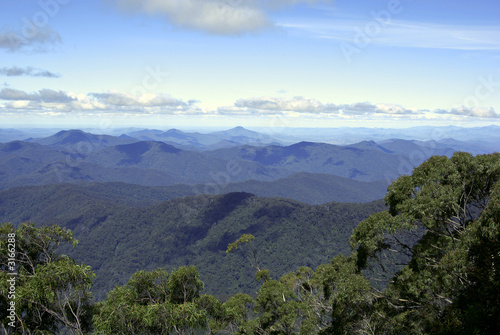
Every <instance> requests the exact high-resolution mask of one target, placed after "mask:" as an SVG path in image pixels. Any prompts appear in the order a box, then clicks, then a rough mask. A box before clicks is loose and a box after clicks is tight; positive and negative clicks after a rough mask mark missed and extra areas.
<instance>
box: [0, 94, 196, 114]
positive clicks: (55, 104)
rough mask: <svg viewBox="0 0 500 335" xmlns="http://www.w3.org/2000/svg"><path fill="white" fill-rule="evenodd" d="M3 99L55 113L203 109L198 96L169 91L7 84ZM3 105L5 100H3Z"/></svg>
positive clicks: (15, 106)
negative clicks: (33, 88)
mask: <svg viewBox="0 0 500 335" xmlns="http://www.w3.org/2000/svg"><path fill="white" fill-rule="evenodd" d="M0 100H5V101H7V102H6V103H5V104H4V106H3V107H4V108H7V109H10V110H15V111H17V112H22V111H23V110H24V111H27V112H33V111H40V112H43V111H47V110H50V111H51V112H53V113H67V112H88V113H101V112H102V113H117V114H124V113H129V114H173V115H181V114H182V115H197V114H202V113H203V111H202V110H201V109H200V108H198V107H197V106H196V103H197V102H198V101H197V100H190V101H188V102H185V101H182V100H179V99H175V98H172V97H171V96H169V95H167V94H144V95H141V96H133V95H129V94H126V93H119V92H107V93H89V94H73V93H67V92H62V91H55V90H50V89H42V90H39V91H38V92H34V93H27V92H25V91H21V90H17V89H12V88H3V89H1V90H0ZM0 107H2V104H1V103H0Z"/></svg>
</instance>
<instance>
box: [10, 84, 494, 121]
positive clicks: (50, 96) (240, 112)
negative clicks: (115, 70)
mask: <svg viewBox="0 0 500 335" xmlns="http://www.w3.org/2000/svg"><path fill="white" fill-rule="evenodd" d="M199 102H200V101H198V100H188V101H185V100H182V99H177V98H174V97H172V96H170V95H168V94H143V95H131V94H128V93H123V92H114V91H112V92H93V93H87V94H75V93H68V92H63V91H57V90H51V89H41V90H39V91H37V92H31V93H30V92H25V91H22V90H18V89H14V88H10V87H5V88H2V89H0V110H2V111H5V112H7V113H17V114H20V113H21V114H22V113H26V114H27V115H28V114H29V115H32V114H36V113H38V114H39V115H45V114H47V113H49V114H51V115H57V114H61V115H62V114H67V113H70V112H71V113H79V114H80V115H81V116H82V117H85V116H91V115H93V116H96V115H116V116H124V115H126V116H132V117H133V116H136V117H139V116H144V115H176V116H188V115H202V116H208V117H212V116H221V115H223V116H233V117H242V118H244V117H254V118H255V117H274V116H277V117H291V118H295V119H298V120H300V119H304V120H308V119H309V120H310V119H316V120H320V119H328V120H332V119H337V120H347V119H350V120H389V121H390V120H431V121H435V120H463V121H468V120H484V119H500V114H498V113H497V112H496V111H495V109H494V108H492V107H490V108H486V107H473V108H468V107H464V106H461V107H455V108H450V109H439V110H424V109H409V108H405V107H404V106H401V105H398V104H387V103H377V104H373V103H370V102H357V103H352V104H334V103H323V102H320V101H318V100H316V99H313V98H308V97H302V96H296V97H292V98H282V97H279V98H278V97H252V98H245V99H238V100H236V101H235V102H234V104H233V105H232V106H220V107H217V108H215V109H210V110H205V109H203V108H201V107H199V106H198V103H199Z"/></svg>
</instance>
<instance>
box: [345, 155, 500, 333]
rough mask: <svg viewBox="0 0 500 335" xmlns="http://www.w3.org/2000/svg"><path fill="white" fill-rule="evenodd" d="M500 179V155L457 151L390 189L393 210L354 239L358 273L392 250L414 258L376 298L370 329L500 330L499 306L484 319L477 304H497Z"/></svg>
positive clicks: (374, 217)
mask: <svg viewBox="0 0 500 335" xmlns="http://www.w3.org/2000/svg"><path fill="white" fill-rule="evenodd" d="M499 180H500V155H499V154H491V155H479V156H475V157H473V156H472V155H470V154H467V153H462V152H459V153H455V154H454V155H453V156H452V157H451V158H447V157H444V156H443V157H439V156H434V157H431V158H430V159H429V160H427V161H426V162H424V163H423V164H422V165H420V166H419V167H417V168H415V169H414V171H413V174H412V175H411V176H402V177H400V178H399V179H397V180H396V181H395V182H394V183H393V184H391V185H390V186H389V188H388V193H387V196H386V197H385V200H386V203H387V205H388V206H389V210H388V211H386V212H381V213H377V214H374V215H372V216H370V217H369V218H368V219H367V220H365V221H363V222H361V223H360V224H359V225H358V227H357V228H356V229H355V230H354V232H353V235H352V237H351V245H352V247H353V248H354V249H355V250H356V258H357V260H356V263H357V266H358V267H359V268H360V269H364V268H366V267H367V266H369V265H370V262H372V261H373V260H374V259H376V258H378V259H379V260H381V259H383V257H381V256H383V255H384V254H387V253H399V254H405V255H407V256H408V257H409V258H408V259H409V261H408V262H406V264H405V266H404V267H403V268H402V269H401V270H400V271H399V272H398V273H396V275H395V276H394V277H393V278H392V279H391V281H390V283H389V286H388V287H387V289H386V290H384V292H381V293H379V294H378V299H377V300H376V302H375V304H374V308H373V318H372V319H373V320H379V321H373V322H372V323H371V327H372V328H376V329H379V331H380V332H381V333H389V334H391V333H394V334H399V333H409V334H420V333H424V332H427V333H447V332H453V331H457V332H461V330H466V329H467V327H470V326H468V325H466V323H465V322H472V324H475V326H474V327H475V328H474V329H475V331H476V332H477V333H484V334H489V333H491V332H490V331H491V327H498V322H493V323H489V324H490V325H492V324H493V325H495V326H487V322H486V321H487V320H490V321H491V320H498V319H499V316H500V315H499V313H498V312H499V311H498V308H497V307H493V308H492V309H491V310H490V311H488V312H487V313H485V315H484V316H482V317H479V316H478V315H477V311H478V310H474V309H471V307H473V306H480V305H482V306H498V301H499V298H498V292H500V291H498V290H496V291H495V289H497V288H498V283H499V282H498V275H497V270H496V269H497V267H498V262H499V261H500V260H499V256H500V255H499V254H498V250H499V249H498V243H499V242H498V233H497V232H498V230H495V229H496V228H498V194H499V190H500V186H499V185H498V184H499ZM400 259H401V258H400ZM382 268H383V264H382ZM482 287H485V288H486V291H482V290H483V289H482ZM480 292H482V294H480ZM484 292H489V295H488V296H484ZM480 297H481V298H483V299H484V300H482V301H481V302H480V300H479V299H480ZM483 311H484V309H483ZM469 325H470V324H469ZM488 329H489V330H488ZM469 331H470V329H469Z"/></svg>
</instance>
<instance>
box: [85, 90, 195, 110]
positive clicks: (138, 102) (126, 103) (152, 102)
mask: <svg viewBox="0 0 500 335" xmlns="http://www.w3.org/2000/svg"><path fill="white" fill-rule="evenodd" d="M89 95H90V96H92V97H95V98H96V99H97V100H99V101H100V102H101V103H103V104H106V105H109V106H117V107H174V108H178V107H186V106H188V105H190V104H194V103H195V102H196V101H194V100H193V101H191V102H188V103H186V102H184V101H182V100H178V99H174V98H172V97H171V96H169V95H166V94H144V95H142V96H132V95H129V94H125V93H90V94H89Z"/></svg>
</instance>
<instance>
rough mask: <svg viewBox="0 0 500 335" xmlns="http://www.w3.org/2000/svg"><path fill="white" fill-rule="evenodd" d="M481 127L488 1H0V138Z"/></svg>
mask: <svg viewBox="0 0 500 335" xmlns="http://www.w3.org/2000/svg"><path fill="white" fill-rule="evenodd" d="M490 124H496V125H500V3H499V2H498V0H479V1H475V2H472V1H470V0H467V1H464V0H441V1H430V0H386V1H382V0H359V1H352V0H350V1H349V0H336V1H320V0H317V1H315V0H267V1H264V0H85V1H80V0H40V1H35V0H0V128H2V127H3V128H5V127H14V126H17V127H19V126H27V127H35V126H36V127H49V126H59V127H83V126H94V127H101V128H109V127H118V126H137V127H154V128H158V129H169V128H173V127H176V128H180V129H183V128H184V129H189V128H190V127H198V128H199V127H221V128H229V127H234V126H245V127H344V126H347V127H349V126H350V127H360V126H362V127H394V128H404V127H410V126H423V125H433V126H436V125H459V126H466V127H467V126H482V125H490Z"/></svg>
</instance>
